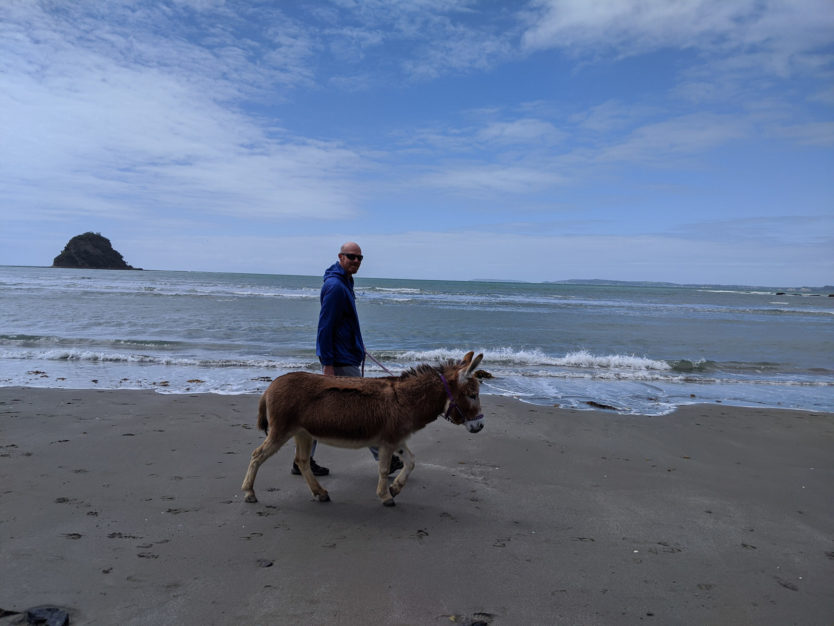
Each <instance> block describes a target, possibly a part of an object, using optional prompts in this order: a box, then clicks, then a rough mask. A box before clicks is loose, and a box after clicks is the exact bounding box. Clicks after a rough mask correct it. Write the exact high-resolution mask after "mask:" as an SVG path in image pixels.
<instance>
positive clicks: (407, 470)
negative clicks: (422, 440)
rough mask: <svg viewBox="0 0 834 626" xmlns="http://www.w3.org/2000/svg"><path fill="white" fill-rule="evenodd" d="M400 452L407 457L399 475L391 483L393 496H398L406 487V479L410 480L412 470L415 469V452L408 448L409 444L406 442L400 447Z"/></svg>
mask: <svg viewBox="0 0 834 626" xmlns="http://www.w3.org/2000/svg"><path fill="white" fill-rule="evenodd" d="M400 454H402V455H403V456H404V457H405V463H404V464H403V468H402V469H401V470H400V472H399V474H397V477H396V478H395V479H394V482H393V483H392V484H391V487H390V491H391V495H392V496H397V495H399V493H400V492H401V491H402V490H403V487H405V481H407V480H408V477H409V475H410V474H411V471H412V470H413V469H414V453H413V452H412V451H411V450H409V449H408V446H406V445H405V444H403V445H402V448H400Z"/></svg>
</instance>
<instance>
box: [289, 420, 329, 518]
mask: <svg viewBox="0 0 834 626" xmlns="http://www.w3.org/2000/svg"><path fill="white" fill-rule="evenodd" d="M312 453H313V437H312V436H311V435H310V433H308V432H307V431H299V432H297V433H296V434H295V464H296V465H297V466H298V469H299V470H301V475H302V476H304V480H306V481H307V485H308V486H309V487H310V491H312V492H313V495H314V496H316V498H318V500H319V502H330V496H329V495H328V493H327V489H325V488H324V487H322V486H321V485H320V484H319V481H317V480H316V477H315V476H314V475H313V471H312V470H311V469H310V455H311V454H312Z"/></svg>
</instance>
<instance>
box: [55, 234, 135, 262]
mask: <svg viewBox="0 0 834 626" xmlns="http://www.w3.org/2000/svg"><path fill="white" fill-rule="evenodd" d="M52 267H71V268H80V269H95V270H133V269H141V268H138V267H132V266H130V265H128V264H127V263H126V262H125V260H124V258H123V257H122V255H121V254H119V253H118V252H117V251H116V250H114V249H113V246H112V245H111V244H110V240H109V239H108V238H107V237H103V236H102V235H101V233H92V232H88V233H84V234H83V235H76V236H75V237H73V238H72V239H70V240H69V242H68V243H67V245H66V246H64V250H63V251H62V252H61V254H59V255H58V256H56V257H55V260H54V261H52Z"/></svg>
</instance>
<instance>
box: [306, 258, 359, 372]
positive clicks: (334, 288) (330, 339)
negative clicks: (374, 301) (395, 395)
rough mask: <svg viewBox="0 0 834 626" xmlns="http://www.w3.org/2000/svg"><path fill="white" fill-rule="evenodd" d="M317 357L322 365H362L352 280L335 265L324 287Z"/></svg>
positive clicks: (327, 272) (317, 340)
mask: <svg viewBox="0 0 834 626" xmlns="http://www.w3.org/2000/svg"><path fill="white" fill-rule="evenodd" d="M320 300H321V310H320V311H319V330H318V335H317V336H316V355H317V356H318V357H319V361H321V364H322V365H361V364H362V361H364V360H365V344H364V343H363V342H362V331H361V330H360V329H359V315H358V314H357V312H356V296H355V295H354V293H353V276H351V275H350V274H348V273H347V272H346V271H345V270H344V269H343V268H342V266H341V265H339V264H338V263H334V264H333V265H331V266H330V267H328V268H327V270H325V272H324V284H323V285H322V286H321V296H320Z"/></svg>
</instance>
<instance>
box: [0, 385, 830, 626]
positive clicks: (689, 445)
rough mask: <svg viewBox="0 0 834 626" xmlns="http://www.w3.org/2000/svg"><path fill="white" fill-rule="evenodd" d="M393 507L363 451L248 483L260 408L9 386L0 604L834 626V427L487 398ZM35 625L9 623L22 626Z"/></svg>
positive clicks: (248, 616)
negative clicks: (319, 472)
mask: <svg viewBox="0 0 834 626" xmlns="http://www.w3.org/2000/svg"><path fill="white" fill-rule="evenodd" d="M483 404H484V407H483V408H484V412H485V414H486V418H487V422H486V427H485V428H484V430H483V431H482V432H481V433H479V434H476V435H470V434H469V433H467V432H466V430H465V429H464V428H462V427H454V426H452V425H451V424H448V423H446V422H444V421H443V420H439V421H438V422H436V423H434V424H431V425H429V427H427V428H426V429H425V430H423V431H421V432H419V433H417V434H416V435H414V437H413V438H412V439H411V441H410V444H409V445H410V447H411V448H412V450H413V451H414V452H415V454H416V456H417V467H416V469H415V470H414V473H413V474H412V476H411V479H410V481H409V483H408V484H407V485H406V487H405V490H404V491H403V493H402V494H400V495H399V496H398V497H397V506H396V507H393V508H390V509H389V508H385V507H383V506H382V505H381V504H380V503H379V501H378V500H377V499H376V496H375V494H374V489H375V483H376V473H375V467H374V465H373V462H372V459H371V456H370V454H369V453H368V452H367V451H365V450H359V451H351V450H340V449H335V448H329V447H325V446H322V447H320V448H319V452H318V454H317V460H318V461H319V462H320V463H321V464H323V465H327V466H329V467H330V468H331V470H332V474H331V476H329V477H326V478H323V479H321V480H322V484H323V485H324V486H325V487H326V488H327V489H328V491H329V492H330V496H331V498H332V502H329V503H319V502H316V501H314V500H313V498H312V495H311V494H310V492H309V490H308V489H307V487H306V485H305V483H304V482H303V479H301V478H300V477H297V476H292V475H290V472H289V469H290V464H291V458H292V446H291V445H290V446H287V447H286V448H285V449H283V450H281V451H280V452H279V453H278V454H277V455H275V456H274V457H273V458H271V459H270V460H269V461H268V462H267V463H266V464H265V465H264V466H263V468H262V469H261V472H260V474H259V475H258V480H257V482H256V485H255V487H256V491H257V494H258V497H259V500H260V501H259V502H258V503H257V504H246V503H244V502H243V497H242V494H241V492H240V483H241V481H242V479H243V475H244V472H245V470H246V466H247V463H248V458H249V454H250V453H251V451H252V449H253V448H254V447H255V446H256V445H258V444H259V443H260V441H261V440H262V433H260V432H259V431H257V429H256V427H255V418H256V416H255V413H256V407H257V397H256V396H217V395H162V394H156V393H153V392H146V391H73V390H54V389H52V390H51V389H19V388H2V389H0V572H2V574H1V575H0V609H4V610H6V611H23V610H25V609H27V608H29V607H32V606H36V605H42V604H49V605H56V606H60V607H64V608H66V609H68V610H69V613H70V618H71V623H72V624H107V625H111V624H117V623H118V624H174V623H178V624H267V623H273V624H279V623H287V624H289V623H296V624H302V623H303V624H367V623H375V624H449V623H457V624H465V623H470V624H471V623H477V622H481V623H493V624H545V623H554V624H555V623H558V624H646V623H655V624H663V625H668V624H774V625H775V624H779V625H782V624H803V625H809V624H832V623H834V415H831V414H823V413H804V412H789V411H779V410H766V409H742V408H735V407H729V406H724V405H720V404H716V405H694V406H689V407H684V408H682V409H680V410H678V411H677V412H676V413H674V414H672V415H667V416H664V417H634V416H621V415H616V414H614V413H610V412H603V411H580V412H577V411H568V410H562V409H558V408H548V407H534V406H530V405H525V404H522V403H520V402H517V401H515V400H512V399H506V398H498V397H485V398H484V402H483ZM18 619H20V615H11V616H8V617H5V618H2V619H0V624H10V623H14V622H15V621H16V620H18Z"/></svg>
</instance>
